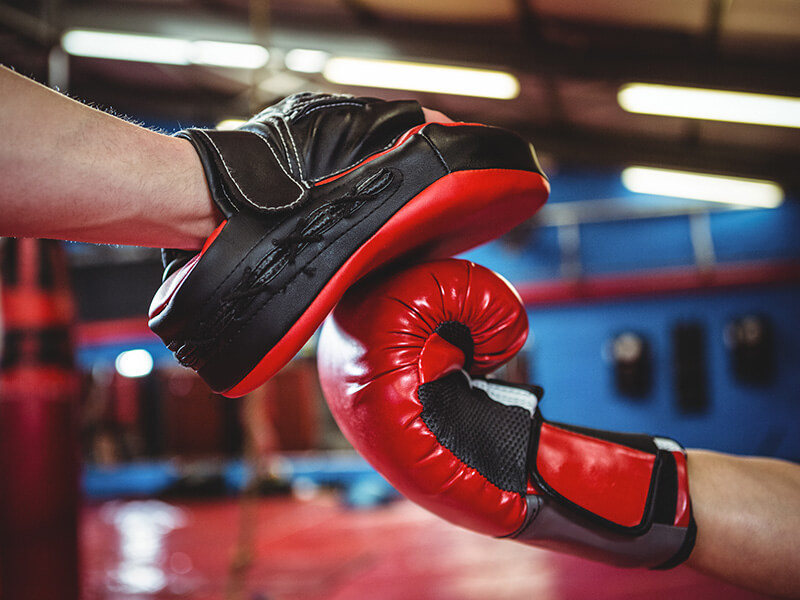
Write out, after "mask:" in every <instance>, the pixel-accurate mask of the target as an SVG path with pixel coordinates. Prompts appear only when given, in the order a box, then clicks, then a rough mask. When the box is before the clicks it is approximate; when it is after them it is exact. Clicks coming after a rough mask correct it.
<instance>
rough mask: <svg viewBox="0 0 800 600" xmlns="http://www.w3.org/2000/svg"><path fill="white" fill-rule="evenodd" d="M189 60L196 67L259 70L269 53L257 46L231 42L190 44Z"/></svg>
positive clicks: (200, 41) (265, 62) (202, 41)
mask: <svg viewBox="0 0 800 600" xmlns="http://www.w3.org/2000/svg"><path fill="white" fill-rule="evenodd" d="M191 44H192V48H191V55H190V60H191V62H192V63H194V64H196V65H209V66H212V67H232V68H236V69H259V68H261V67H263V66H264V65H265V64H267V61H268V60H269V51H268V50H267V49H266V48H264V47H263V46H259V45H258V44H236V43H232V42H208V41H204V40H199V41H196V42H191Z"/></svg>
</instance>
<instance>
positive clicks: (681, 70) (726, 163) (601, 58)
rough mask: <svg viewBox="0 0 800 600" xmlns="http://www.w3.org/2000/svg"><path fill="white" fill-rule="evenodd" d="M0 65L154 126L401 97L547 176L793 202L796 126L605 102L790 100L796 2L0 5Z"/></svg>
mask: <svg viewBox="0 0 800 600" xmlns="http://www.w3.org/2000/svg"><path fill="white" fill-rule="evenodd" d="M67 27H88V28H100V29H111V30H119V31H132V32H138V33H155V34H163V35H171V36H186V37H188V38H195V39H197V38H203V39H217V40H223V41H255V42H257V43H261V44H263V45H265V46H267V47H268V48H270V50H272V51H273V52H272V54H273V56H276V57H279V56H280V55H281V52H282V51H287V50H290V49H293V48H309V49H320V50H326V51H330V52H332V53H336V54H346V55H350V56H364V57H380V58H403V59H412V60H419V61H426V62H435V63H446V64H463V65H469V66H487V67H493V68H500V69H504V70H508V71H510V72H512V73H514V74H515V75H517V77H518V78H519V79H520V82H521V86H522V89H521V93H520V95H519V97H517V98H515V99H513V100H491V99H481V98H469V97H460V96H449V95H436V94H425V93H414V94H412V93H409V92H396V91H386V90H376V89H365V88H342V87H337V86H334V85H332V84H329V83H326V82H325V81H324V80H322V79H321V78H320V76H319V75H307V76H306V75H301V74H297V73H289V72H287V71H285V70H284V69H283V68H282V66H281V65H276V64H275V61H271V63H270V65H268V66H267V67H266V68H264V69H262V70H259V71H258V72H255V73H253V72H246V71H232V70H225V69H219V68H216V69H215V68H208V67H200V66H164V65H151V64H144V63H133V62H121V61H108V60H99V59H85V58H75V57H72V58H69V59H67V60H65V59H64V57H63V56H60V55H59V54H58V53H57V52H54V53H49V49H50V48H51V47H53V46H57V44H58V39H59V32H60V31H62V30H63V29H64V28H67ZM48 57H49V58H50V62H49V63H48ZM59 61H60V62H59ZM0 62H3V63H5V64H7V65H11V66H13V67H15V68H16V69H17V70H19V71H20V72H23V73H26V74H32V75H34V76H36V77H37V78H39V79H40V80H46V79H47V78H48V64H50V66H51V69H50V71H49V75H50V78H51V83H53V84H56V85H59V86H60V87H61V88H65V89H66V90H67V91H68V92H69V93H70V94H72V95H74V96H76V97H79V98H83V99H85V100H87V101H91V102H93V103H96V104H98V105H100V106H104V107H110V108H113V109H114V110H115V111H117V112H118V113H122V114H126V115H131V116H134V117H136V118H140V119H145V120H153V121H155V122H159V123H165V122H182V123H187V122H191V123H209V124H213V123H215V122H216V121H217V120H219V119H221V118H223V117H231V116H240V117H244V116H246V115H248V114H251V113H252V112H254V111H256V110H257V109H259V108H260V107H262V106H263V105H266V104H269V103H271V102H273V101H275V100H277V99H278V98H280V97H282V96H284V95H286V94H288V93H291V92H294V91H298V90H301V89H325V90H331V91H347V92H350V93H354V94H364V95H375V96H381V97H386V98H397V97H409V96H414V97H417V98H419V99H420V100H421V101H422V102H423V103H424V104H426V105H427V106H430V107H432V108H437V109H439V110H442V111H443V112H445V113H447V114H449V115H450V116H452V117H453V118H455V119H458V120H469V121H481V122H486V123H491V124H496V125H503V126H507V127H510V128H513V129H515V130H517V131H519V132H520V133H522V134H523V135H525V136H527V137H528V138H529V139H530V140H531V141H532V142H533V143H534V145H535V146H536V148H537V150H538V151H539V152H540V153H542V154H543V155H544V156H545V162H546V164H550V165H554V166H555V168H557V166H558V165H559V164H567V163H568V164H578V165H583V166H589V167H595V166H596V167H617V166H623V165H627V164H650V165H659V166H668V167H677V168H681V167H683V168H689V169H693V170H700V171H711V172H717V173H728V174H735V175H740V176H749V177H758V178H769V179H774V180H777V181H779V182H780V183H781V184H782V185H783V186H784V187H785V188H786V189H787V191H788V192H789V195H790V198H793V199H794V200H795V201H797V199H798V198H800V168H798V166H797V165H798V164H800V144H798V141H800V136H798V131H797V129H791V128H779V127H767V126H757V125H743V124H728V123H721V122H712V121H693V120H687V119H675V118H669V117H656V116H644V115H634V114H630V113H626V112H625V111H623V110H622V109H621V108H620V107H619V105H618V104H617V100H616V94H617V90H618V89H619V86H620V85H622V84H624V83H627V82H631V81H644V82H652V83H671V84H681V85H690V86H701V87H712V88H720V89H733V90H740V91H749V92H761V93H770V94H779V95H789V96H798V97H800V76H798V74H799V73H800V0H672V1H669V2H664V1H663V0H492V1H486V0H434V1H432V0H402V1H392V0H271V1H269V2H267V1H262V0H162V1H160V2H153V1H143V0H116V1H114V0H106V1H101V0H61V1H58V0H35V1H30V0H0ZM59 64H60V65H62V67H61V68H59V67H58V65H59ZM63 65H67V66H68V69H64V68H63Z"/></svg>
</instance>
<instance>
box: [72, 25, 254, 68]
mask: <svg viewBox="0 0 800 600" xmlns="http://www.w3.org/2000/svg"><path fill="white" fill-rule="evenodd" d="M61 46H62V47H63V48H64V51H65V52H67V53H68V54H72V55H74V56H87V57H92V58H106V59H112V60H130V61H136V62H149V63H157V64H166V65H190V64H196V65H209V66H217V67H232V68H239V69H257V68H259V67H262V66H264V65H265V64H266V63H267V61H268V60H269V52H268V51H267V49H266V48H264V47H263V46H259V45H257V44H237V43H231V42H213V41H205V40H198V41H190V40H181V39H176V38H164V37H156V36H151V35H138V34H130V33H117V32H111V31H89V30H83V29H73V30H70V31H67V32H66V33H65V34H64V35H63V36H62V38H61Z"/></svg>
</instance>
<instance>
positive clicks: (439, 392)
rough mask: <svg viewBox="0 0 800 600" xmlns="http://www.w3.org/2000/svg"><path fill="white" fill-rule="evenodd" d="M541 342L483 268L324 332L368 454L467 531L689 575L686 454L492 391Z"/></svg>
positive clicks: (390, 289) (406, 274) (369, 301)
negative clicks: (562, 420) (554, 418)
mask: <svg viewBox="0 0 800 600" xmlns="http://www.w3.org/2000/svg"><path fill="white" fill-rule="evenodd" d="M527 330H528V327H527V318H526V315H525V311H524V308H523V306H522V303H521V301H520V299H519V297H518V295H517V294H516V291H515V290H514V289H513V288H512V287H511V286H510V285H509V284H508V283H507V282H506V281H505V280H503V279H502V278H500V277H499V276H498V275H496V274H495V273H493V272H491V271H489V270H488V269H485V268H483V267H480V266H478V265H475V264H473V263H470V262H466V261H461V260H455V259H451V260H443V261H436V262H430V263H425V264H421V265H418V266H415V267H412V268H410V269H408V270H405V271H403V272H400V273H396V274H388V276H385V277H383V278H375V277H371V278H367V279H366V280H364V281H362V282H360V283H359V284H357V285H356V286H354V287H353V288H352V289H351V290H350V291H348V293H347V294H346V295H345V296H344V298H343V299H342V300H341V302H340V303H339V304H338V305H337V307H336V309H335V310H334V311H333V313H332V314H331V316H330V317H328V319H327V320H326V321H325V324H324V326H323V328H322V332H321V336H320V340H319V346H318V361H319V374H320V379H321V382H322V389H323V392H324V394H325V398H326V399H327V401H328V404H329V406H330V408H331V411H332V412H333V415H334V417H335V418H336V421H337V422H338V424H339V426H340V428H341V429H342V431H343V432H344V434H345V436H346V437H347V438H348V439H349V440H350V442H351V443H352V444H353V446H354V447H355V448H356V449H357V450H358V451H359V452H360V453H361V454H362V455H363V456H364V457H365V458H366V459H367V460H368V461H369V462H370V463H371V464H372V465H373V466H374V467H375V468H376V469H377V470H378V471H379V472H380V473H382V474H383V475H384V476H385V477H386V478H387V480H388V481H389V482H390V483H391V484H392V485H394V486H395V487H396V488H397V489H398V490H399V491H400V492H401V493H403V494H404V495H406V496H407V497H408V498H410V499H411V500H413V501H414V502H416V503H418V504H420V505H422V506H423V507H425V508H427V509H428V510H430V511H432V512H434V513H436V514H438V515H440V516H441V517H444V518H445V519H447V520H449V521H451V522H453V523H456V524H458V525H462V526H464V527H467V528H469V529H472V530H475V531H478V532H481V533H484V534H488V535H492V536H498V537H509V538H513V539H516V540H518V541H521V542H524V543H527V544H531V545H535V546H540V547H544V548H549V549H553V550H557V551H562V552H567V553H571V554H576V555H579V556H583V557H586V558H591V559H594V560H598V561H602V562H607V563H611V564H614V565H618V566H637V567H652V568H667V567H671V566H675V565H677V564H679V563H681V562H682V561H683V560H685V559H686V558H687V557H688V555H689V553H690V552H691V550H692V547H693V544H694V535H695V525H694V521H693V519H692V514H691V506H690V500H689V490H688V478H687V471H686V457H685V453H684V451H683V449H682V448H681V447H680V446H679V445H678V444H677V443H676V442H674V441H673V440H670V439H667V438H662V437H652V436H648V435H632V434H621V433H609V432H603V431H595V430H591V429H585V428H581V427H572V426H569V425H563V424H559V423H551V422H549V421H547V420H545V419H544V418H543V417H542V414H541V412H540V410H539V402H540V400H541V397H542V390H541V388H537V387H536V386H528V385H515V384H509V383H504V382H501V381H496V380H491V379H486V378H485V377H483V376H484V375H485V374H487V373H489V372H490V371H492V370H494V369H495V368H497V367H498V366H500V365H501V364H503V363H504V362H506V361H507V360H508V359H509V358H511V357H512V356H514V354H515V353H516V352H517V351H518V350H519V349H520V348H521V347H522V345H523V343H524V341H525V338H526V336H527Z"/></svg>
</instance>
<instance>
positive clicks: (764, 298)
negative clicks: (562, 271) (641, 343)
mask: <svg viewBox="0 0 800 600" xmlns="http://www.w3.org/2000/svg"><path fill="white" fill-rule="evenodd" d="M552 187H553V195H552V197H551V202H564V201H575V200H585V199H591V198H612V197H614V198H616V197H621V196H624V195H625V194H626V192H625V191H624V190H622V188H621V185H620V184H619V174H618V173H613V172H608V173H599V172H587V171H578V170H571V171H567V172H564V171H562V172H561V173H559V174H558V175H557V176H555V177H552ZM632 201H633V200H632ZM635 201H645V202H646V201H648V199H647V198H639V199H636V200H635ZM711 231H712V236H713V242H714V250H715V253H716V256H717V260H718V261H719V263H720V264H721V265H723V266H724V264H725V263H729V262H738V261H756V260H800V202H798V199H789V200H788V201H787V202H786V203H785V204H784V205H783V206H782V207H780V208H778V209H773V210H747V211H735V212H725V213H719V214H713V215H712V216H711ZM580 234H581V251H580V257H581V266H582V268H583V272H584V274H585V275H586V276H587V277H593V276H600V277H602V276H607V275H611V274H626V275H631V274H635V273H637V272H638V273H640V274H643V273H644V272H645V270H648V269H660V268H670V267H687V268H688V267H692V266H693V264H694V263H693V260H694V259H693V252H692V246H691V240H690V236H689V219H688V217H669V218H659V219H647V220H638V221H628V222H613V223H602V224H587V225H581V227H580ZM464 256H465V257H466V258H469V259H471V260H474V261H475V262H478V263H480V264H483V265H486V266H487V267H490V268H492V269H494V270H496V271H498V272H500V273H502V274H503V275H505V276H506V277H508V278H509V279H510V280H511V281H512V282H513V283H517V284H523V283H524V284H530V283H534V282H536V281H539V280H554V279H557V278H558V277H559V250H558V243H557V232H556V230H555V228H554V227H544V228H540V229H537V230H534V231H533V232H531V234H530V236H529V239H528V240H527V241H526V243H524V244H523V245H522V246H521V247H516V248H511V247H509V246H507V245H505V244H504V243H503V242H493V243H491V244H488V245H486V246H483V247H481V248H478V249H476V250H473V251H471V252H469V253H467V254H466V255H464ZM752 313H757V314H761V315H765V316H767V317H768V318H769V319H770V320H771V321H772V324H773V326H774V327H775V349H776V352H775V355H776V360H777V367H776V377H775V379H774V381H773V382H772V383H770V384H768V385H765V386H753V385H743V384H741V383H738V382H737V381H736V380H735V379H734V377H733V374H732V372H731V368H730V364H729V356H728V351H727V348H726V346H725V343H724V338H723V332H724V329H725V325H726V323H727V322H728V321H729V320H730V319H732V318H735V317H739V316H742V315H745V314H752ZM529 317H530V322H531V330H532V336H531V340H530V341H529V344H528V357H529V361H530V372H531V374H532V378H533V379H534V380H535V381H536V382H537V383H539V384H541V385H543V386H544V387H545V390H546V394H545V400H544V403H543V405H542V410H543V412H544V414H545V416H546V417H548V418H550V419H553V420H560V421H564V422H572V423H575V424H580V425H586V426H591V427H596V428H601V429H611V430H619V431H640V432H648V433H658V434H662V435H669V436H672V437H675V438H676V439H678V440H679V441H681V442H682V443H683V444H684V445H686V446H688V447H703V448H709V449H715V450H720V451H726V452H734V453H741V454H759V455H770V456H780V457H784V458H790V459H794V460H800V282H790V283H785V284H781V285H769V286H762V287H747V288H740V289H736V290H730V289H728V290H710V291H705V292H690V293H684V294H679V295H675V294H673V295H669V296H665V297H657V296H654V297H648V298H645V299H636V300H624V301H603V302H593V303H583V304H569V305H563V306H545V307H542V306H540V307H535V306H534V307H530V309H529ZM687 320H689V321H694V322H698V323H700V324H701V325H702V326H703V327H704V329H705V339H706V348H705V356H706V364H707V368H708V373H707V375H708V382H709V399H710V402H709V406H708V408H707V410H706V411H705V412H702V413H698V414H686V413H684V412H682V411H681V410H680V409H679V407H678V401H677V394H676V390H675V385H674V380H673V376H672V372H673V365H672V360H671V357H672V352H673V347H672V328H673V327H674V325H675V324H676V323H678V322H681V321H687ZM623 330H634V331H637V332H640V333H642V334H644V335H645V336H646V337H647V339H648V340H649V342H650V344H651V348H652V351H653V386H652V391H651V392H650V394H649V395H648V396H647V397H645V398H642V399H638V400H634V399H630V398H626V397H623V396H621V395H620V394H619V393H617V392H616V391H615V388H614V380H613V371H612V367H611V364H610V363H609V362H608V360H607V359H606V358H604V348H606V347H607V344H608V342H609V340H610V339H611V338H612V337H613V336H614V335H615V334H617V333H619V332H621V331H623Z"/></svg>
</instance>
